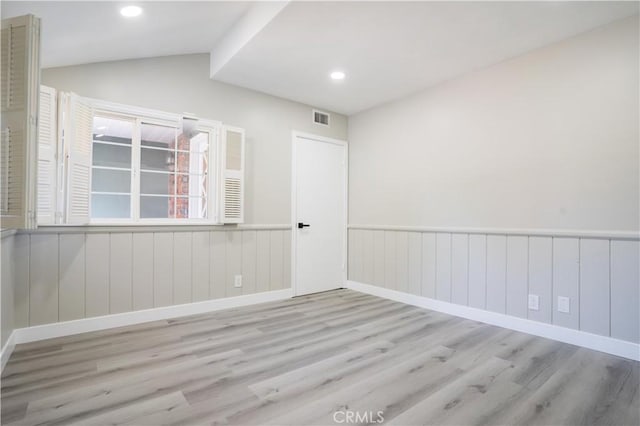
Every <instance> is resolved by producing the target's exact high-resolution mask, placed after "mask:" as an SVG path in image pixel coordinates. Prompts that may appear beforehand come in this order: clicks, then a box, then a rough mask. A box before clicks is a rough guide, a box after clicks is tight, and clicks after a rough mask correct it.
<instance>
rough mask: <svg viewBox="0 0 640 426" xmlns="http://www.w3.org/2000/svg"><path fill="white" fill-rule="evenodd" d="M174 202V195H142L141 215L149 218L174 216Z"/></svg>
mask: <svg viewBox="0 0 640 426" xmlns="http://www.w3.org/2000/svg"><path fill="white" fill-rule="evenodd" d="M174 203H175V198H174V197H149V196H144V195H143V196H140V217H141V218H147V219H151V218H156V219H158V218H170V217H173V216H172V215H173V211H174ZM170 214H171V215H170Z"/></svg>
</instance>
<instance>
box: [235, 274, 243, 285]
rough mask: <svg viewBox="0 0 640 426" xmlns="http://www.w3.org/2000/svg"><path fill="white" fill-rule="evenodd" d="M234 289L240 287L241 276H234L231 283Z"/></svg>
mask: <svg viewBox="0 0 640 426" xmlns="http://www.w3.org/2000/svg"><path fill="white" fill-rule="evenodd" d="M233 286H234V287H242V275H236V276H235V279H234V281H233Z"/></svg>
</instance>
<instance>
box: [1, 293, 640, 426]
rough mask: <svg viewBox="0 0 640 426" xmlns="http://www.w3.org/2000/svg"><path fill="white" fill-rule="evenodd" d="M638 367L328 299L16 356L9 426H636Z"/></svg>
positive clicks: (492, 330)
mask: <svg viewBox="0 0 640 426" xmlns="http://www.w3.org/2000/svg"><path fill="white" fill-rule="evenodd" d="M639 366H640V363H638V362H633V361H629V360H626V359H623V358H618V357H615V356H611V355H606V354H603V353H600V352H595V351H591V350H587V349H583V348H578V347H576V346H571V345H567V344H563V343H558V342H554V341H551V340H546V339H543V338H539V337H534V336H530V335H527V334H523V333H517V332H513V331H509V330H506V329H502V328H499V327H494V326H490V325H486V324H481V323H477V322H473V321H469V320H464V319H461V318H456V317H452V316H449V315H445V314H441V313H438V312H433V311H428V310H424V309H420V308H416V307H412V306H408V305H404V304H401V303H397V302H392V301H388V300H385V299H380V298H377V297H373V296H369V295H365V294H360V293H357V292H353V291H350V290H336V291H331V292H327V293H320V294H316V295H311V296H305V297H299V298H294V299H290V300H286V301H281V302H274V303H266V304H261V305H254V306H250V307H243V308H237V309H230V310H226V311H219V312H214V313H210V314H206V315H197V316H191V317H183V318H178V319H173V320H167V321H156V322H150V323H146V324H140V325H135V326H131V327H123V328H119V329H112V330H107V331H100V332H94V333H86V334H82V335H76V336H69V337H64V338H58V339H51V340H48V341H42V342H35V343H30V344H24V345H18V346H17V347H16V349H15V351H14V353H13V355H12V356H11V359H10V360H9V362H8V364H7V366H6V368H5V370H4V372H3V374H2V395H1V396H2V424H7V425H13V424H20V425H39V424H47V425H56V424H64V425H67V424H77V425H106V424H136V425H156V424H175V425H189V424H232V425H262V424H269V425H332V424H355V423H360V424H362V423H375V422H376V421H377V420H379V418H378V412H380V414H381V416H382V418H384V424H394V425H436V424H437V425H441V424H442V425H445V424H446V425H472V424H474V425H476V424H478V425H480V424H484V425H498V424H500V425H505V424H509V425H511V424H523V425H530V424H531V425H533V424H539V425H589V424H594V425H639V424H640V401H639V398H640V391H639V386H640V385H639V381H640V379H639V376H640V367H639ZM336 413H338V414H336ZM349 413H357V414H358V415H359V416H360V417H356V414H349ZM348 416H351V417H348ZM346 419H351V420H352V421H351V422H345V420H346ZM336 421H337V422H339V423H337V422H336Z"/></svg>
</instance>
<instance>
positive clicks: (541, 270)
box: [528, 237, 553, 323]
mask: <svg viewBox="0 0 640 426" xmlns="http://www.w3.org/2000/svg"><path fill="white" fill-rule="evenodd" d="M552 280H553V239H552V238H550V237H531V238H529V294H536V295H538V302H539V308H538V310H534V309H529V310H528V317H529V319H530V320H534V321H540V322H548V323H551V308H552V306H553V301H552V297H553V296H552V295H553V292H552V286H551V282H552Z"/></svg>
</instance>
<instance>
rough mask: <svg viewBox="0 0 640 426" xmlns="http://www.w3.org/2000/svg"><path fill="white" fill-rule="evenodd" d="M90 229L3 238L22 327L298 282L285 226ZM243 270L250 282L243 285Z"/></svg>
mask: <svg viewBox="0 0 640 426" xmlns="http://www.w3.org/2000/svg"><path fill="white" fill-rule="evenodd" d="M56 229H57V228H56ZM86 229H87V230H86V232H84V231H83V230H78V228H76V229H75V230H74V231H65V230H60V231H58V230H55V231H54V230H52V231H47V230H46V229H45V230H38V231H34V232H20V233H18V234H16V235H14V236H12V237H10V238H8V239H6V240H7V242H4V240H3V248H4V247H5V246H6V247H7V250H5V251H3V256H4V257H5V258H7V259H11V262H3V266H4V265H6V264H11V265H12V268H11V270H8V269H7V271H6V272H5V271H4V270H3V271H2V272H3V275H5V276H7V277H8V273H9V272H11V277H10V279H8V280H9V282H12V283H13V288H12V290H13V292H14V295H13V299H14V307H15V312H14V313H13V317H14V326H15V328H22V327H28V326H34V325H42V324H50V323H55V322H60V321H68V320H75V319H82V318H91V317H96V316H102V315H109V314H116V313H125V312H134V311H139V310H144V309H150V308H159V307H165V306H172V305H179V304H184V303H191V302H199V301H206V300H211V299H219V298H224V297H232V296H241V295H249V294H254V293H257V292H266V291H269V290H278V289H286V288H290V287H291V278H290V271H291V264H290V260H289V258H290V255H291V254H290V252H291V244H290V239H291V231H290V230H287V229H282V227H280V226H279V227H276V228H275V229H269V227H268V226H264V227H260V228H258V229H231V230H229V229H225V230H220V231H217V230H215V231H210V230H195V231H176V230H173V229H172V230H171V231H161V230H157V229H156V230H153V231H149V232H145V231H143V230H136V231H132V232H123V231H122V230H118V231H114V232H108V231H105V232H102V231H100V232H96V231H95V230H91V229H90V228H86ZM9 241H10V242H11V247H9ZM240 274H241V275H242V278H243V280H242V283H243V285H242V287H239V288H236V287H235V286H234V279H235V275H240ZM7 312H8V311H7ZM3 314H4V312H3ZM4 338H5V336H4V335H3V340H4Z"/></svg>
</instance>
